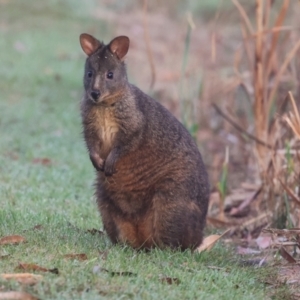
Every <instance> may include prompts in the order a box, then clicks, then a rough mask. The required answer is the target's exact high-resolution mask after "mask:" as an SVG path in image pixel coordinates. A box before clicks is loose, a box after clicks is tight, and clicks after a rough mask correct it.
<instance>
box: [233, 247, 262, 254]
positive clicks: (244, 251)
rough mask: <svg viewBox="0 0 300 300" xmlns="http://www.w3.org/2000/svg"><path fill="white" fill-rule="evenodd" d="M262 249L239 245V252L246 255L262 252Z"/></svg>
mask: <svg viewBox="0 0 300 300" xmlns="http://www.w3.org/2000/svg"><path fill="white" fill-rule="evenodd" d="M260 253H261V251H259V250H255V249H251V248H244V247H241V246H238V247H237V254H241V255H245V254H260Z"/></svg>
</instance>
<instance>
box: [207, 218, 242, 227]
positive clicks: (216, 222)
mask: <svg viewBox="0 0 300 300" xmlns="http://www.w3.org/2000/svg"><path fill="white" fill-rule="evenodd" d="M206 221H207V224H208V225H211V226H213V227H216V228H224V227H232V226H236V225H237V224H238V223H237V222H228V221H223V220H220V219H218V218H213V217H207V218H206Z"/></svg>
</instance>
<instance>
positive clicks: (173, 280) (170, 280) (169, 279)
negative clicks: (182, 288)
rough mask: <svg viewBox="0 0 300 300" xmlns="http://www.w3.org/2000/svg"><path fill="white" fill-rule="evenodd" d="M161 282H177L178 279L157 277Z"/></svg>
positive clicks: (178, 281)
mask: <svg viewBox="0 0 300 300" xmlns="http://www.w3.org/2000/svg"><path fill="white" fill-rule="evenodd" d="M159 280H160V281H161V282H162V283H167V284H177V285H178V284H179V283H180V280H179V279H178V278H176V277H175V278H174V277H173V278H172V277H161V278H160V279H159Z"/></svg>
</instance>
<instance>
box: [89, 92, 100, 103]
mask: <svg viewBox="0 0 300 300" xmlns="http://www.w3.org/2000/svg"><path fill="white" fill-rule="evenodd" d="M100 95H101V93H100V91H99V90H92V91H91V93H90V96H91V99H92V100H93V101H94V102H98V99H99V98H100Z"/></svg>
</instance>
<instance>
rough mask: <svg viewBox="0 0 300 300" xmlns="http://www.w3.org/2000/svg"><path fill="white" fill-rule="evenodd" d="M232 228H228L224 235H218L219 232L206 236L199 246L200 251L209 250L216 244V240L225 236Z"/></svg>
mask: <svg viewBox="0 0 300 300" xmlns="http://www.w3.org/2000/svg"><path fill="white" fill-rule="evenodd" d="M229 230H230V229H228V230H226V231H225V232H224V233H223V234H222V235H218V234H213V235H210V236H208V237H206V238H205V239H204V240H203V242H202V244H201V245H200V246H199V247H198V248H197V251H198V252H199V253H200V252H203V251H205V250H207V251H209V250H210V249H211V248H212V247H213V246H214V245H215V244H216V242H217V241H218V240H219V239H220V238H221V237H223V236H224V235H225V234H226V233H227V232H228V231H229Z"/></svg>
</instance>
